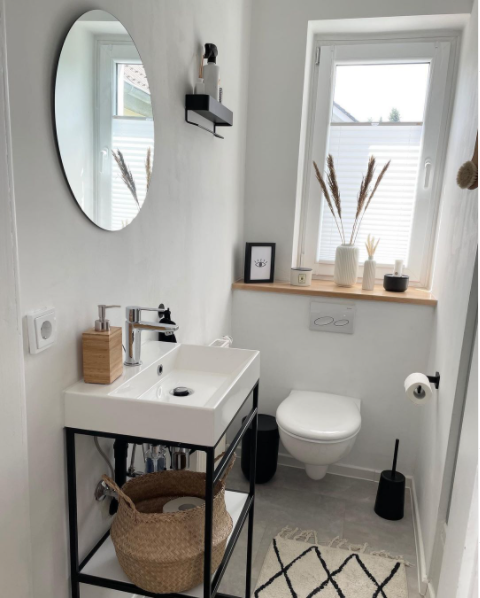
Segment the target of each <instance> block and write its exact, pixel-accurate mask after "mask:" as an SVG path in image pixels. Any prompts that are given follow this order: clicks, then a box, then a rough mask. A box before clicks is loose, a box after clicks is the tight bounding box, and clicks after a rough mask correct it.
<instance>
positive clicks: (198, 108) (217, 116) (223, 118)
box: [185, 94, 233, 139]
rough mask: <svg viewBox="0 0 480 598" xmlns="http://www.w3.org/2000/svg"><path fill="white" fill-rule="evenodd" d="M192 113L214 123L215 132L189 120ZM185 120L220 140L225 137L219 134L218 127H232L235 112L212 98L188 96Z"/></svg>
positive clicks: (186, 97) (207, 96) (186, 98)
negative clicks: (189, 114)
mask: <svg viewBox="0 0 480 598" xmlns="http://www.w3.org/2000/svg"><path fill="white" fill-rule="evenodd" d="M190 111H191V112H196V113H197V114H199V115H200V116H203V118H206V119H207V120H209V121H210V122H212V123H213V131H212V130H211V129H207V127H204V126H202V125H199V124H198V123H195V122H193V121H191V120H189V119H188V113H189V112H190ZM185 120H186V122H187V123H188V124H189V125H195V126H196V127H200V129H203V130H204V131H207V132H208V133H212V135H214V136H215V137H218V138H219V139H224V137H222V136H221V135H219V134H218V133H217V127H231V126H232V125H233V112H232V111H231V110H229V109H228V108H227V107H226V106H224V105H223V104H220V102H218V101H217V100H216V99H215V98H214V97H212V96H209V95H203V94H202V95H200V94H198V95H194V94H188V95H186V96H185Z"/></svg>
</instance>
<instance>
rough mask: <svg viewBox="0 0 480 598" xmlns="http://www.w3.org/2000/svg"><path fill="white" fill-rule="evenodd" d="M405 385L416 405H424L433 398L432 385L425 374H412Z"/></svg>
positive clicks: (407, 393)
mask: <svg viewBox="0 0 480 598" xmlns="http://www.w3.org/2000/svg"><path fill="white" fill-rule="evenodd" d="M404 385H405V394H406V395H407V398H408V399H409V400H410V401H412V403H415V405H424V404H425V403H428V401H429V400H430V399H431V398H432V387H431V386H430V382H429V380H428V378H427V376H425V374H420V373H416V374H410V376H407V378H406V379H405V382H404Z"/></svg>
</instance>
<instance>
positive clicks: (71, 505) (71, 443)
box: [65, 382, 259, 598]
mask: <svg viewBox="0 0 480 598" xmlns="http://www.w3.org/2000/svg"><path fill="white" fill-rule="evenodd" d="M258 385H259V383H258V382H257V383H256V384H255V386H254V388H253V389H252V391H251V392H250V393H249V395H248V396H247V398H246V399H245V401H244V403H243V404H245V403H246V402H247V400H248V398H249V397H250V396H251V395H253V400H252V403H253V404H252V409H251V411H250V413H249V414H248V415H247V417H246V419H245V421H244V422H243V424H242V427H241V429H240V431H239V432H238V433H237V435H236V436H235V439H234V440H233V442H232V443H231V444H230V445H229V447H228V449H227V451H226V453H225V455H224V457H223V458H222V460H221V461H220V463H219V465H218V466H217V468H216V469H215V448H216V446H217V445H215V446H200V445H195V444H187V443H179V442H172V441H164V440H162V439H159V438H141V437H138V436H125V435H122V434H111V433H107V432H99V431H94V430H81V429H77V428H65V430H66V437H67V483H68V517H69V527H70V566H71V586H72V598H80V584H81V583H83V584H88V585H93V586H99V587H103V588H111V589H112V590H118V591H120V592H128V593H130V595H132V594H138V595H140V596H148V597H151V598H160V597H163V598H176V597H179V598H180V597H181V596H185V594H186V595H187V596H188V592H186V593H185V594H154V593H152V592H147V591H146V590H142V589H141V588H138V587H137V586H136V585H134V584H133V583H126V582H124V581H117V580H112V579H108V578H104V577H97V576H94V575H88V574H86V573H82V571H83V569H84V568H85V566H86V565H87V563H88V562H89V561H90V560H91V559H92V557H93V556H94V555H95V553H96V552H97V551H98V550H99V548H100V547H101V546H102V544H103V543H104V542H105V540H107V538H108V536H109V534H110V531H108V532H107V533H106V534H105V535H104V536H103V537H102V538H101V539H100V540H99V541H98V542H97V544H96V545H95V546H94V547H93V548H92V550H91V551H90V552H89V553H88V555H87V556H86V557H85V558H84V559H83V561H82V562H80V561H79V555H78V521H77V475H76V459H75V436H76V435H85V436H98V437H100V438H113V439H114V440H115V445H116V446H115V448H116V450H115V481H116V483H117V484H120V485H122V484H123V483H124V482H125V479H126V471H127V450H126V448H127V446H128V444H143V443H157V444H158V443H160V444H162V445H165V446H182V447H186V448H189V449H195V450H197V451H203V452H205V453H206V457H207V472H206V491H205V560H204V581H203V588H204V589H203V596H204V598H213V597H214V596H217V597H218V598H237V597H234V596H229V595H228V594H222V593H220V592H219V591H218V589H219V587H220V582H221V581H222V578H223V575H224V573H225V570H226V568H227V565H228V562H229V560H230V557H231V556H232V553H233V550H234V548H235V545H236V543H237V540H238V538H239V536H240V532H241V531H242V528H243V526H244V524H245V521H246V520H247V517H248V542H247V561H246V579H245V597H246V598H250V596H251V575H252V542H253V517H254V501H255V474H256V471H255V468H256V461H257V459H256V457H257V429H258ZM242 406H243V405H242ZM237 415H238V414H237ZM234 420H235V418H234V419H233V420H232V422H233V421H234ZM232 422H230V424H229V425H228V426H227V428H226V429H225V432H226V431H227V430H228V428H229V427H230V425H231V424H232ZM250 426H251V427H252V443H251V447H250V489H249V492H248V495H247V498H246V501H245V505H244V507H243V509H242V512H241V514H240V517H239V519H238V521H237V523H236V525H235V527H234V528H233V531H232V534H231V536H230V539H229V541H228V544H227V547H226V550H225V556H224V557H223V560H222V562H221V563H220V566H219V567H218V569H217V571H216V572H215V574H214V576H213V578H212V575H211V562H212V522H213V489H214V487H215V484H216V483H217V482H218V480H219V479H220V478H221V476H222V474H223V473H224V471H225V469H226V467H227V465H228V463H229V461H230V459H231V457H232V455H233V452H234V451H235V449H236V448H237V446H238V444H239V442H240V441H241V440H242V438H243V436H244V435H245V432H246V431H247V430H248V428H249V427H250ZM222 437H223V434H222ZM217 444H218V442H217ZM120 456H121V457H120Z"/></svg>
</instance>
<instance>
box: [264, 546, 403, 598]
mask: <svg viewBox="0 0 480 598" xmlns="http://www.w3.org/2000/svg"><path fill="white" fill-rule="evenodd" d="M273 549H274V551H275V555H276V557H277V560H278V563H279V565H280V570H279V571H278V572H277V573H275V575H273V576H272V577H271V578H270V579H269V580H268V581H266V582H265V583H264V584H263V585H261V586H260V587H259V588H257V589H256V590H255V598H262V595H263V594H264V593H265V591H266V590H268V589H269V587H270V586H271V585H272V584H273V583H274V582H275V581H276V580H280V579H281V578H283V580H284V582H285V583H286V585H287V587H288V589H289V590H290V593H291V596H292V598H304V597H303V596H299V594H297V591H296V590H295V581H294V576H293V575H292V572H293V569H292V568H293V567H294V566H295V564H296V563H298V562H299V561H301V560H302V559H305V558H307V557H309V556H310V555H312V554H315V555H316V557H317V561H318V563H319V564H320V566H321V567H322V568H323V571H324V573H325V579H324V580H323V581H322V582H321V583H320V584H319V585H318V586H317V587H316V588H314V589H313V590H311V591H310V593H309V594H308V596H306V598H313V596H318V597H319V598H321V596H322V592H323V590H326V589H327V588H329V589H330V588H331V587H333V588H334V589H335V591H336V592H337V595H338V598H355V596H353V595H352V594H351V593H349V595H346V594H345V593H344V592H343V590H342V588H341V587H340V584H339V580H338V579H337V577H338V575H339V574H340V573H341V572H342V571H344V569H345V568H346V567H348V566H349V565H352V564H357V565H358V566H359V573H360V575H365V577H366V578H367V579H368V580H369V582H370V584H371V587H372V594H371V598H388V596H387V594H385V591H384V590H385V588H386V586H387V584H388V583H389V582H390V581H391V580H392V579H393V578H394V577H395V575H396V574H397V572H398V570H399V569H400V563H398V562H397V563H395V564H394V566H393V568H392V570H391V571H390V573H389V575H387V576H386V577H385V579H383V580H377V579H375V577H374V576H373V575H372V573H371V572H370V571H369V570H368V567H367V566H366V565H365V563H364V562H363V561H362V558H361V555H360V554H358V553H355V552H354V553H350V554H349V555H348V556H347V557H346V558H345V560H344V561H343V563H341V565H340V566H339V567H338V568H337V569H335V570H334V571H330V570H329V568H328V566H327V563H326V562H325V559H324V558H323V556H322V552H321V550H320V549H319V547H318V546H316V545H313V546H310V547H309V548H307V549H306V550H304V551H303V552H302V553H301V554H299V555H298V556H297V557H296V558H295V559H293V561H291V562H290V563H288V564H285V563H283V562H282V558H281V556H280V552H279V549H278V544H277V541H276V540H275V539H274V540H273Z"/></svg>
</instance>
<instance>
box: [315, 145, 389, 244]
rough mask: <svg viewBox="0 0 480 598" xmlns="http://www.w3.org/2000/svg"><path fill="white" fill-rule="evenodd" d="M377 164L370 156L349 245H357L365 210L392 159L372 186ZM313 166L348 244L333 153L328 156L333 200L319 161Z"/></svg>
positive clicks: (339, 229) (338, 227) (344, 240)
mask: <svg viewBox="0 0 480 598" xmlns="http://www.w3.org/2000/svg"><path fill="white" fill-rule="evenodd" d="M375 164H376V161H375V158H374V156H370V158H369V160H368V165H367V172H366V174H365V176H363V178H362V182H361V184H360V191H359V193H358V198H357V209H356V212H355V221H354V223H353V227H352V233H351V235H350V241H349V245H355V242H356V240H357V237H358V233H359V230H360V226H361V224H362V220H363V217H364V216H365V212H366V211H367V210H368V207H369V205H370V203H371V201H372V199H373V196H374V195H375V192H376V191H377V189H378V186H379V185H380V183H381V181H382V179H383V177H384V175H385V173H386V172H387V170H388V167H389V166H390V161H388V162H387V163H386V164H385V166H384V167H383V168H382V170H381V172H380V174H379V175H378V178H377V180H376V182H375V185H374V186H373V188H372V187H371V185H372V181H373V178H374V176H375ZM313 166H314V168H315V175H316V177H317V180H318V182H319V183H320V187H321V189H322V192H323V195H324V197H325V200H326V202H327V204H328V207H329V208H330V211H331V213H332V215H333V218H334V220H335V224H336V225H337V229H338V232H339V234H340V239H341V241H342V243H343V245H346V244H347V242H346V236H345V230H344V227H343V218H342V202H341V199H340V190H339V188H338V181H337V173H336V171H335V164H334V161H333V156H332V155H331V154H329V155H328V158H327V168H328V177H327V180H328V187H329V188H330V192H331V194H332V197H333V201H332V198H331V197H330V195H329V192H328V189H327V185H326V183H325V181H324V179H323V177H322V174H321V173H320V169H319V168H318V166H317V163H316V162H314V163H313ZM334 207H335V210H334ZM377 244H378V243H377Z"/></svg>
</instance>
